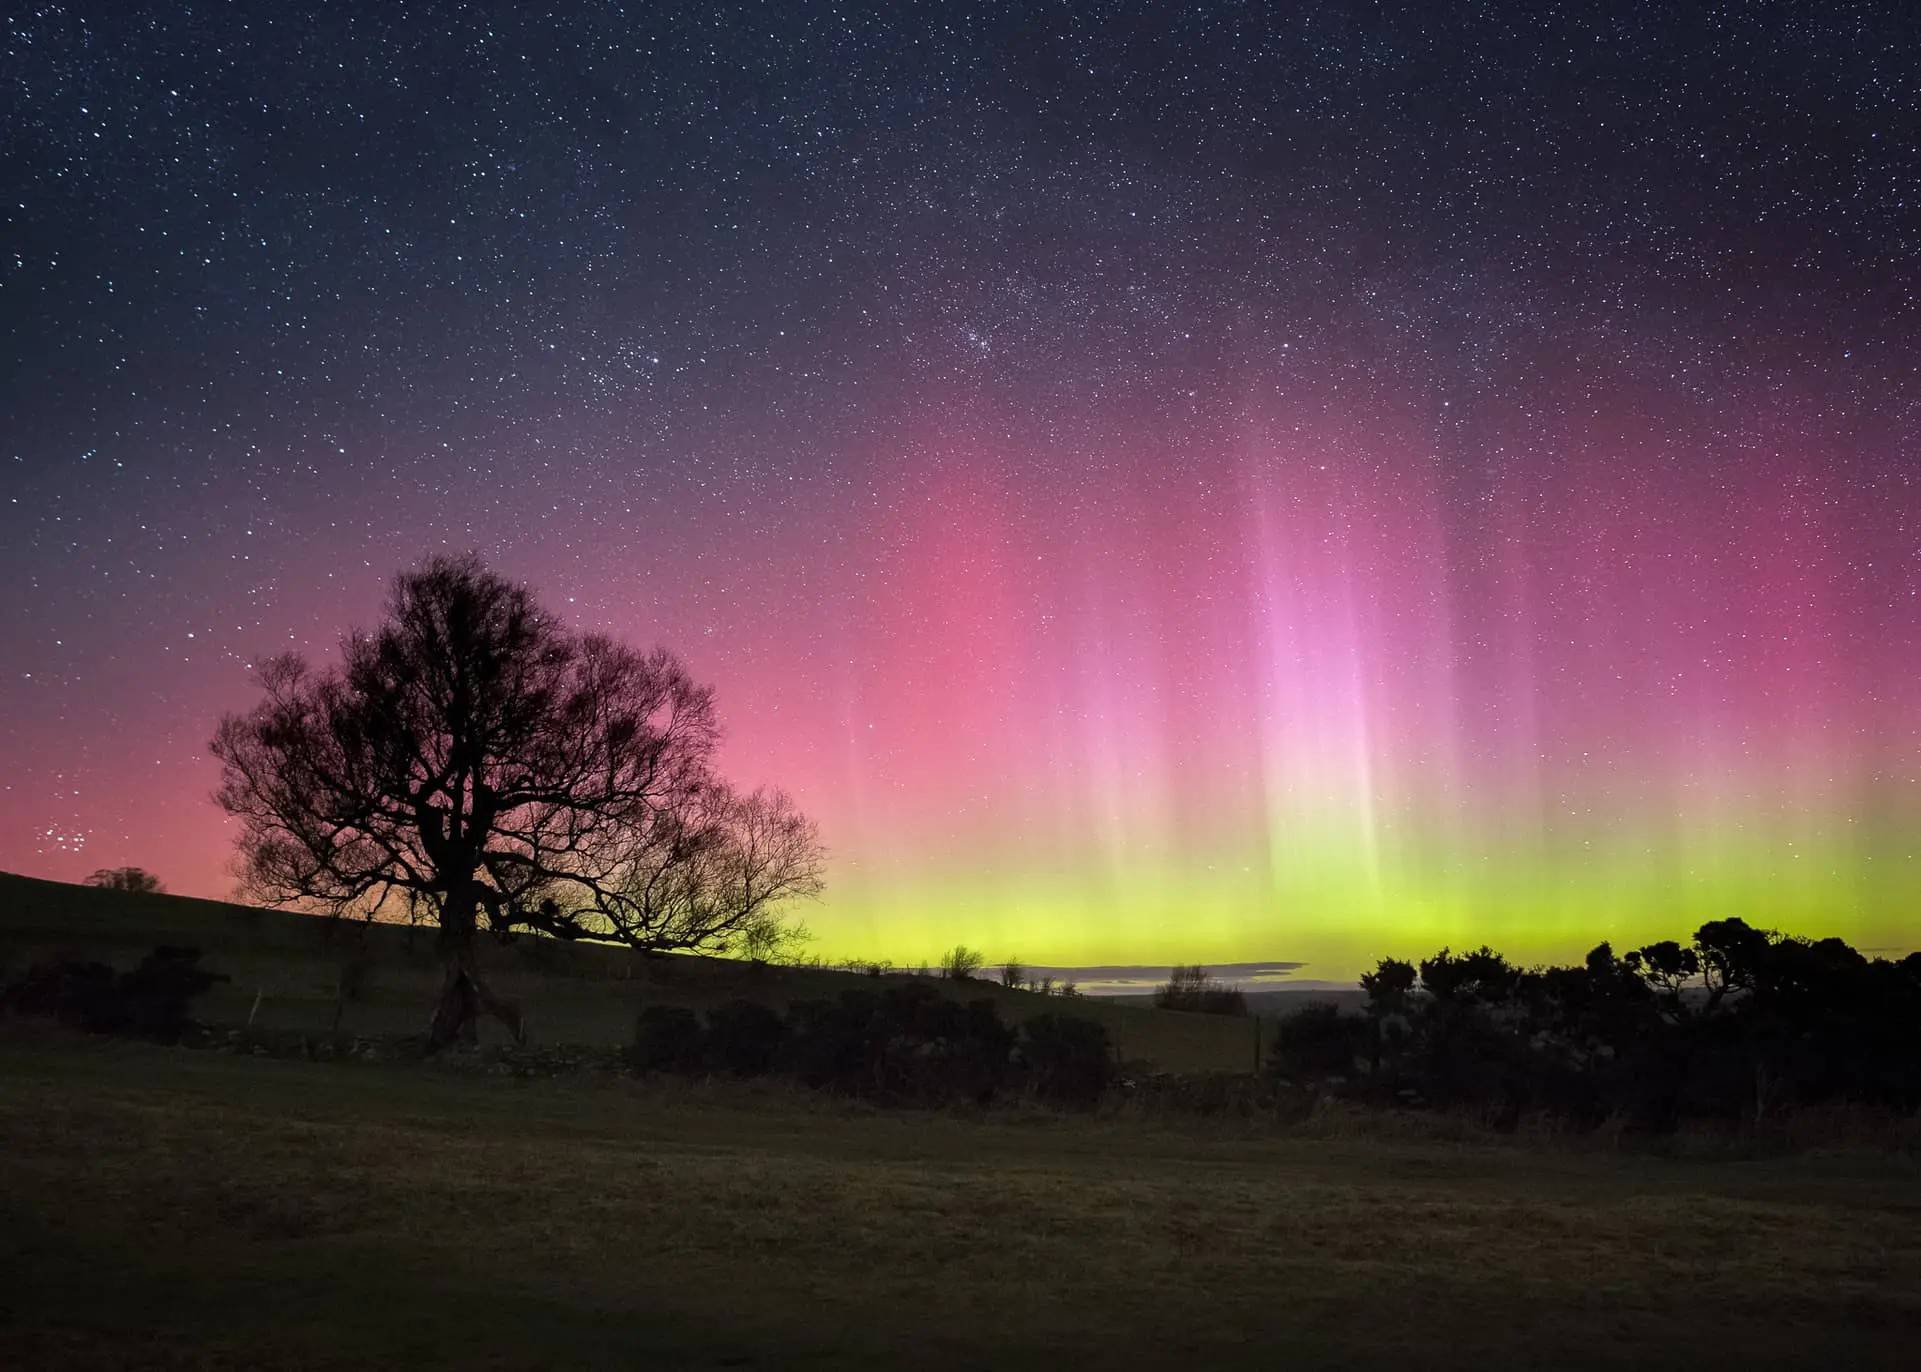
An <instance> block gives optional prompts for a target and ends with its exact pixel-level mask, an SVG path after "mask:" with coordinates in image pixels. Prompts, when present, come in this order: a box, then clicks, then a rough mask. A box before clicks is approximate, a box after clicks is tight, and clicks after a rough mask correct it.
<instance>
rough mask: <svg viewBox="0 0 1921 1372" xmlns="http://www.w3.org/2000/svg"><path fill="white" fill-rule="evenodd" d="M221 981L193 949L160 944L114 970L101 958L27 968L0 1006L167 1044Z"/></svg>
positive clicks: (188, 1025)
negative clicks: (131, 963)
mask: <svg viewBox="0 0 1921 1372" xmlns="http://www.w3.org/2000/svg"><path fill="white" fill-rule="evenodd" d="M226 980H227V978H226V977H225V976H224V975H222V974H220V973H217V972H209V971H207V970H206V969H205V968H203V967H201V966H200V950H199V949H198V948H172V947H165V946H163V947H159V948H155V949H154V950H153V952H151V953H149V954H148V955H147V956H146V957H145V958H144V959H142V960H141V963H140V965H139V966H138V967H135V968H134V969H133V970H132V971H129V972H115V971H114V969H113V968H111V967H109V966H107V965H106V964H105V963H103V962H77V961H63V962H55V963H48V964H43V965H38V966H34V967H31V968H29V969H28V970H27V972H26V975H25V976H23V977H22V978H21V979H20V980H19V981H18V982H16V983H14V984H13V985H12V986H10V987H8V988H7V990H6V991H5V992H4V993H0V1008H4V1009H5V1010H6V1011H8V1012H9V1013H12V1014H19V1015H33V1016H39V1017H42V1018H47V1019H56V1020H59V1021H60V1022H61V1023H63V1024H66V1025H69V1026H70V1027H72V1028H75V1029H84V1030H86V1031H88V1032H89V1033H95V1034H126V1035H131V1036H133V1037H136V1038H148V1039H155V1040H158V1041H159V1042H162V1043H172V1042H174V1041H175V1040H177V1039H178V1038H179V1037H180V1036H181V1035H182V1034H183V1033H185V1032H186V1031H187V1030H188V1029H189V1028H191V1027H192V1025H193V1020H192V1018H191V1016H190V1015H189V1011H190V1010H191V1008H192V1005H193V1002H194V1001H195V1000H196V999H197V998H198V997H200V996H201V995H202V994H204V993H205V992H207V991H208V990H210V989H212V988H213V987H214V986H215V985H217V984H219V983H220V982H223V981H226Z"/></svg>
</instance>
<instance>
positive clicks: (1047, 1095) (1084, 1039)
mask: <svg viewBox="0 0 1921 1372" xmlns="http://www.w3.org/2000/svg"><path fill="white" fill-rule="evenodd" d="M1018 1054H1019V1057H1020V1060H1021V1063H1022V1065H1023V1066H1024V1067H1025V1068H1026V1069H1027V1072H1028V1081H1029V1084H1030V1085H1031V1086H1032V1088H1033V1091H1034V1094H1035V1095H1037V1096H1039V1097H1040V1098H1041V1099H1043V1100H1050V1101H1055V1102H1058V1103H1060V1104H1063V1105H1092V1104H1094V1102H1096V1101H1098V1100H1099V1099H1100V1097H1101V1093H1102V1092H1103V1091H1105V1090H1106V1089H1107V1086H1108V1083H1109V1082H1110V1081H1112V1080H1113V1076H1114V1050H1113V1046H1112V1045H1111V1044H1110V1043H1109V1042H1108V1038H1107V1029H1106V1026H1104V1025H1102V1024H1099V1023H1097V1022H1095V1021H1093V1020H1085V1019H1075V1018H1073V1017H1072V1016H1069V1015H1037V1016H1035V1017H1034V1018H1033V1019H1030V1020H1029V1021H1027V1023H1025V1024H1023V1025H1022V1026H1021V1029H1020V1043H1019V1049H1018Z"/></svg>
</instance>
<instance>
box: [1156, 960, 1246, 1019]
mask: <svg viewBox="0 0 1921 1372" xmlns="http://www.w3.org/2000/svg"><path fill="white" fill-rule="evenodd" d="M1154 1004H1155V1005H1157V1006H1158V1007H1160V1008H1161V1009H1163V1010H1192V1011H1199V1012H1200V1013H1201V1014H1206V1015H1245V1014H1246V1013H1247V997H1246V995H1245V994H1243V993H1242V992H1241V990H1240V989H1239V988H1238V987H1233V986H1228V985H1226V984H1225V983H1223V982H1221V981H1219V980H1218V979H1217V978H1216V977H1215V976H1214V974H1213V973H1212V972H1210V971H1208V970H1207V968H1205V967H1202V966H1200V965H1199V964H1196V965H1194V966H1192V967H1186V966H1180V967H1174V968H1172V969H1170V970H1169V972H1168V976H1167V980H1166V981H1164V982H1162V983H1161V985H1160V987H1159V989H1158V990H1156V991H1155V992H1154Z"/></svg>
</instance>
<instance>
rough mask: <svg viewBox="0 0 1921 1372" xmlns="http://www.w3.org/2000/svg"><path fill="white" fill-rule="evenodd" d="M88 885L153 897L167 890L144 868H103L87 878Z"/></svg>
mask: <svg viewBox="0 0 1921 1372" xmlns="http://www.w3.org/2000/svg"><path fill="white" fill-rule="evenodd" d="M87 885H89V886H98V887H100V888H101V889H102V890H104V891H133V892H135V893H137V894H140V895H153V894H155V893H157V892H160V891H164V890H165V889H166V888H165V887H164V886H162V885H161V884H160V878H159V877H157V876H155V875H154V874H153V873H152V872H149V871H148V870H147V869H146V868H144V867H102V868H100V869H99V870H98V871H96V872H94V873H93V874H92V875H91V876H89V877H88V878H87Z"/></svg>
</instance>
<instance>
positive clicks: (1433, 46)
mask: <svg viewBox="0 0 1921 1372" xmlns="http://www.w3.org/2000/svg"><path fill="white" fill-rule="evenodd" d="M1535 8H1536V7H1525V6H1499V5H1492V6H1484V7H1480V8H1479V9H1477V10H1476V11H1475V17H1474V18H1473V19H1472V20H1471V21H1468V20H1459V21H1458V22H1451V23H1450V22H1444V21H1442V20H1439V19H1436V18H1434V17H1433V16H1432V15H1431V14H1429V13H1428V7H1423V6H1409V7H1392V6H1390V7H1379V6H1371V5H1370V6H1364V5H1338V4H1317V5H1307V6H1300V7H1291V8H1290V11H1289V12H1288V13H1287V14H1286V15H1284V16H1283V15H1271V14H1265V13H1262V12H1259V11H1247V12H1242V11H1239V10H1231V9H1229V8H1227V7H1220V8H1218V9H1214V10H1207V9H1202V10H1198V11H1187V12H1184V13H1179V14H1174V13H1170V12H1166V11H1163V10H1160V9H1153V10H1147V9H1143V10H1140V11H1135V10H1133V9H1131V8H1125V7H1106V6H1103V7H1086V6H1060V7H1049V8H1048V9H1046V10H1045V11H1044V12H1042V13H1039V14H1035V15H1030V16H1026V17H1023V16H1022V15H1021V13H1019V12H1018V11H1006V12H1002V11H985V12H978V13H975V14H972V15H968V16H960V15H956V16H955V17H953V18H951V19H948V20H942V21H938V22H936V21H932V20H929V19H926V18H919V19H916V18H912V17H909V16H905V15H901V14H896V13H894V12H892V11H891V10H888V9H884V8H883V9H876V10H874V11H872V12H871V13H866V12H861V11H859V10H855V9H845V10H843V9H830V8H828V7H825V6H819V7H814V6H801V7H770V8H761V7H751V6H750V7H744V8H739V9H735V8H710V7H707V6H687V7H683V8H674V7H668V8H665V9H659V10H653V11H648V12H646V13H644V14H634V15H629V14H626V13H624V12H623V11H621V10H619V9H618V8H614V7H602V6H595V7H576V8H570V7H561V8H559V9H557V10H556V11H555V12H553V13H551V14H549V15H545V16H541V17H533V16H521V15H515V14H505V13H496V14H492V15H488V16H480V15H477V14H475V13H473V12H470V11H467V10H464V9H461V8H458V7H443V6H410V7H402V6H387V5H347V6H328V7H322V8H320V9H318V10H316V11H315V12H314V13H312V14H303V13H297V12H296V11H295V8H294V7H291V6H288V7H283V6H237V7H234V8H233V9H231V10H226V11H218V12H213V13H209V14H194V13H188V12H184V11H179V10H177V9H175V8H174V7H169V6H154V7H152V8H151V9H150V10H148V11H145V12H136V11H135V10H131V9H123V8H120V7H115V9H114V11H113V13H112V14H111V15H103V16H101V17H94V16H91V15H90V14H89V10H88V7H86V6H76V7H70V8H67V7H59V6H46V7H42V8H40V9H37V10H35V11H33V12H31V13H27V14H22V15H15V16H12V17H10V18H8V19H7V20H6V21H5V24H6V28H5V30H4V33H3V34H0V38H3V39H4V42H5V80H4V84H3V87H0V113H3V115H4V127H5V128H6V129H7V130H8V131H9V132H8V135H7V138H6V148H5V152H4V154H3V155H0V182H3V183H4V189H5V190H6V192H7V194H6V195H5V196H4V197H0V200H3V201H4V204H0V219H3V221H4V224H5V228H6V239H7V253H6V255H5V257H4V259H0V320H3V321H4V322H0V337H3V338H4V340H5V341H4V347H5V367H4V375H3V376H0V404H3V405H4V415H5V417H6V424H5V429H6V437H5V443H4V451H3V452H0V575H4V578H5V582H6V584H7V585H8V586H9V587H10V588H12V589H11V592H10V594H9V595H8V596H7V597H6V598H5V599H4V601H0V643H3V644H4V646H5V658H6V662H5V671H4V673H3V674H0V747H3V749H4V757H5V761H6V775H5V776H3V777H0V868H5V869H7V870H12V871H22V872H28V873H31V874H34V875H44V876H54V877H63V878H77V877H79V876H81V875H84V874H85V873H86V872H87V871H90V870H92V869H93V868H95V867H98V866H102V865H108V864H119V863H137V864H140V865H143V866H147V867H149V868H151V869H153V870H154V871H156V872H157V873H159V874H160V875H161V876H162V878H163V879H164V880H166V881H167V883H168V885H169V887H170V889H173V890H176V891H181V892H185V893H189V894H200V895H226V894H228V893H229V890H230V879H229V878H228V877H227V876H226V873H225V865H226V862H227V855H228V849H229V842H230V839H229V835H228V833H227V831H226V829H225V826H224V824H223V822H222V820H221V818H220V816H219V815H218V813H217V812H216V810H215V808H214V807H213V805H212V804H211V803H210V801H209V800H208V792H209V790H210V788H211V786H212V779H213V768H212V765H211V763H210V761H209V759H208V758H207V756H206V751H205V744H206V740H207V738H208V736H209V734H210V732H211V729H212V726H213V722H214V720H215V719H216V717H217V716H218V715H219V713H220V712H221V711H222V710H225V709H231V708H236V707H238V706H240V705H243V704H245V703H246V702H247V701H248V700H249V699H250V698H251V696H250V687H249V683H248V673H247V664H248V663H249V662H250V661H252V660H254V659H256V658H257V657H259V656H261V655H264V654H265V653H268V652H271V651H275V650H278V649H280V648H284V647H290V646H295V647H301V648H304V649H308V650H312V651H317V652H324V651H325V650H326V649H327V647H328V645H330V644H331V643H332V642H333V641H334V639H335V638H336V637H337V636H338V634H339V633H340V632H341V631H342V630H343V629H344V628H346V627H347V626H348V625H349V624H351V623H355V622H366V621H367V620H369V619H370V618H371V616H372V615H373V613H374V611H375V608H376V606H377V604H378V599H379V594H380V590H381V587H382V585H383V583H384V582H385V580H386V578H387V577H388V576H389V575H390V574H391V573H392V572H393V571H394V570H396V569H397V568H399V567H401V566H405V565H408V564H410V563H412V562H414V561H416V560H417V559H418V558H420V557H421V556H422V555H424V554H425V553H427V552H429V551H437V550H441V549H468V548H471V549H473V550H475V551H478V552H479V553H481V554H482V555H483V556H484V557H486V558H487V559H488V560H489V561H490V562H492V563H493V564H495V565H496V566H497V567H498V568H500V569H501V570H503V571H505V572H507V573H509V574H510V575H513V576H516V577H522V578H525V579H526V580H528V581H529V582H530V583H532V584H533V585H534V586H535V587H536V588H537V589H538V590H539V591H540V592H541V594H542V595H543V596H544V597H545V598H546V599H547V600H548V601H549V602H550V603H551V604H553V605H554V606H555V607H556V608H558V609H560V610H561V611H563V612H564V613H565V614H566V615H567V616H569V617H570V619H572V620H573V621H574V622H576V623H579V624H582V625H584V626H588V627H592V628H597V629H605V630H608V631H610V632H613V633H615V634H617V635H619V636H621V637H623V638H626V639H629V640H631V641H634V642H639V643H652V642H656V641H658V642H663V643H666V644H667V645H669V646H671V647H673V648H675V649H676V650H677V651H678V652H680V653H681V654H682V655H683V656H685V657H686V658H687V659H688V661H689V662H690V664H691V665H692V666H693V667H694V669H695V670H696V672H697V673H698V674H699V675H700V676H701V677H702V678H703V679H704V680H707V681H710V682H712V683H713V684H714V685H715V686H716V687H717V689H718V691H719V694H720V704H721V711H722V716H723V718H724V719H725V720H726V722H727V724H728V727H729V742H728V745H727V753H726V758H727V762H728V766H729V768H730V770H731V772H732V773H733V774H734V775H736V776H737V777H739V779H741V780H742V781H744V782H748V783H759V782H771V783H777V784H780V785H783V786H785V787H787V788H788V789H789V790H791V791H792V792H793V793H794V795H795V796H796V798H797V799H798V800H799V801H800V803H801V804H802V805H803V807H804V808H806V809H807V810H808V811H809V812H810V813H811V814H812V815H813V816H814V817H815V818H817V819H818V820H819V822H820V824H821V827H822V831H823V834H824V837H825V838H826V841H827V843H828V845H829V847H830V849H831V851H832V861H831V867H830V880H829V890H828V894H827V897H826V899H825V901H824V902H823V903H822V904H821V905H819V906H818V907H815V908H811V909H808V910H806V911H805V912H804V914H805V917H806V918H807V920H808V922H809V924H810V925H811V926H812V927H813V929H814V930H815V932H816V933H817V935H818V936H819V941H818V944H817V947H818V949H819V950H820V951H821V952H823V953H824V954H827V955H829V956H842V955H865V956H873V957H887V958H892V959H895V960H897V961H905V962H910V963H911V962H916V961H919V960H921V959H923V958H931V957H933V956H934V955H935V954H936V953H937V952H938V951H939V950H940V949H941V948H942V947H943V946H946V945H950V944H952V943H954V942H956V941H964V942H967V943H970V944H974V945H977V946H980V947H983V948H985V949H986V950H987V951H988V953H989V954H990V956H1005V955H1018V956H1020V957H1022V958H1024V959H1026V960H1028V961H1030V962H1037V963H1049V964H1057V965H1075V964H1081V965H1084V964H1090V963H1105V964H1125V963H1141V964H1156V963H1160V964H1165V963H1168V962H1172V961H1176V960H1179V961H1193V960H1200V961H1206V962H1216V963H1226V962H1248V961H1256V960H1262V959H1280V960H1288V961H1298V962H1301V963H1303V964H1304V966H1303V967H1302V969H1301V971H1300V973H1299V975H1300V976H1301V977H1303V978H1308V979H1323V978H1324V979H1335V980H1339V979H1346V978H1349V977H1351V976H1352V975H1353V974H1354V973H1355V972H1356V971H1357V970H1358V969H1359V968H1360V967H1361V966H1362V965H1363V964H1365V963H1367V962H1369V961H1371V960H1372V959H1373V958H1374V957H1376V956H1379V955H1381V954H1384V953H1394V954H1399V955H1403V956H1405V955H1409V954H1418V953H1421V952H1426V951H1431V950H1432V949H1433V948H1434V947H1437V946H1439V945H1440V944H1442V943H1449V942H1451V943H1453V944H1455V945H1456V946H1459V945H1461V944H1462V943H1479V942H1481V941H1483V940H1486V941H1489V942H1492V943H1494V944H1495V945H1496V946H1498V947H1500V948H1502V949H1503V950H1505V951H1507V952H1509V953H1510V954H1513V955H1515V956H1518V957H1521V958H1524V959H1531V958H1540V957H1549V956H1553V957H1570V956H1576V955H1578V954H1579V953H1580V952H1582V951H1583V950H1584V949H1585V948H1586V947H1587V946H1588V945H1589V944H1591V943H1592V942H1594V941H1596V940H1598V939H1600V938H1603V937H1607V938H1613V939H1615V940H1616V941H1617V944H1618V943H1623V942H1627V943H1632V942H1635V941H1639V940H1643V939H1647V938H1652V937H1662V936H1672V935H1677V934H1685V933H1686V932H1687V931H1688V930H1690V929H1691V928H1692V927H1693V926H1694V925H1695V924H1696V923H1699V922H1700V921H1701V920H1703V919H1706V918H1711V917H1718V916H1723V915H1740V916H1742V917H1744V918H1746V919H1748V920H1750V921H1751V922H1754V923H1758V924H1765V925H1773V926H1779V927H1782V928H1787V929H1791V930H1794V931H1797V932H1806V933H1811V934H1826V933H1837V934H1841V935H1843V936H1845V937H1847V938H1848V939H1849V940H1850V941H1852V942H1854V943H1856V944H1857V945H1859V946H1861V947H1863V948H1865V949H1890V950H1891V949H1907V948H1912V947H1914V946H1916V944H1917V942H1921V934H1918V933H1917V927H1918V926H1921V368H1918V367H1917V364H1918V363H1921V310H1918V309H1917V305H1921V270H1918V268H1917V263H1918V262H1921V155H1918V154H1917V151H1916V149H1917V147H1918V146H1921V127H1918V126H1921V116H1918V115H1917V113H1916V112H1917V110H1921V56H1918V54H1921V29H1918V25H1917V20H1916V17H1915V15H1914V13H1913V11H1912V9H1911V7H1908V6H1903V5H1899V4H1889V5H1884V6H1875V5H1862V6H1852V7H1826V6H1820V7H1817V6H1812V5H1785V4H1778V5H1775V4H1770V5H1758V4H1757V5H1740V6H1729V7H1721V8H1717V7H1706V6H1703V7H1673V6H1667V5H1620V6H1607V7H1597V12H1596V14H1595V15H1594V16H1590V17H1586V18H1583V17H1580V16H1577V15H1574V14H1571V13H1567V12H1560V11H1547V12H1544V13H1542V14H1536V13H1533V11H1534V10H1535ZM343 50H345V51H350V52H351V53H353V54H354V60H353V61H351V62H343V61H342V60H341V56H340V54H341V52H342V51H343Z"/></svg>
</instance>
